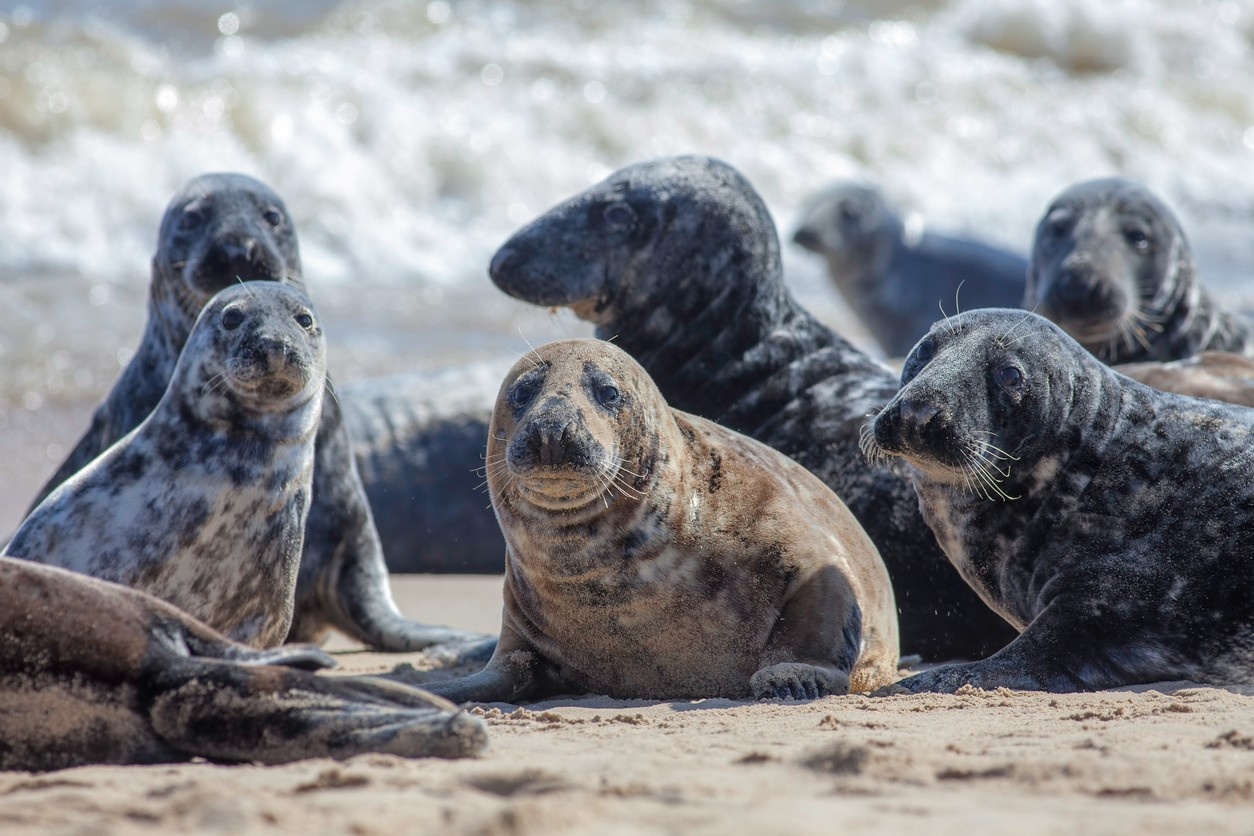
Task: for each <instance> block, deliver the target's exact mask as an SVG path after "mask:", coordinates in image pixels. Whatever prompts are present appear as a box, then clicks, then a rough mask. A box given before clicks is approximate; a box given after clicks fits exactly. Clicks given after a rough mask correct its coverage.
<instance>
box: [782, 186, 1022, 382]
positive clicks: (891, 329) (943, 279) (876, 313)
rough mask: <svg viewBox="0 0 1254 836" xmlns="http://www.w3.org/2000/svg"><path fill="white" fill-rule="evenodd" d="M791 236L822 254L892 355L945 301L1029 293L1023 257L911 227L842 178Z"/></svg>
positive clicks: (1003, 301)
mask: <svg viewBox="0 0 1254 836" xmlns="http://www.w3.org/2000/svg"><path fill="white" fill-rule="evenodd" d="M792 239H793V241H795V242H796V243H797V244H800V245H801V246H802V247H805V248H806V249H807V250H809V251H811V252H814V253H818V254H819V255H821V256H823V258H824V259H825V260H826V261H827V272H828V275H829V276H831V279H832V282H833V283H834V284H835V285H836V289H837V290H839V291H840V294H841V296H843V297H844V299H845V301H846V302H847V303H848V304H849V307H851V308H853V310H854V312H855V313H857V314H858V316H859V317H861V319H862V322H863V324H865V325H866V327H867V329H868V330H869V331H870V332H871V335H872V336H873V337H875V339H876V341H877V342H878V343H879V344H880V346H881V347H882V348H883V349H884V351H885V353H886V354H887V355H888V356H889V357H904V356H905V355H906V354H907V353H908V352H909V351H910V349H911V348H913V347H914V344H915V342H917V341H918V339H919V337H921V336H923V335H924V334H926V333H927V329H928V328H930V327H931V325H932V323H933V322H935V321H936V320H938V319H940V318H941V317H942V316H943V312H942V309H943V308H948V309H949V311H950V312H951V313H952V312H956V311H957V310H969V309H971V308H1010V307H1014V306H1016V305H1018V304H1019V302H1020V300H1022V299H1023V286H1024V282H1025V281H1026V279H1027V272H1028V262H1027V259H1025V258H1024V257H1023V256H1021V255H1016V254H1014V253H1009V252H1006V251H1005V250H1001V249H997V248H996V247H992V246H989V245H988V244H984V243H981V242H979V241H973V240H971V239H967V238H957V237H953V236H949V235H942V234H940V233H936V232H931V231H927V230H920V231H919V232H913V231H909V230H907V229H906V226H905V224H904V223H903V222H902V219H901V216H900V215H898V214H897V213H896V212H895V211H893V209H892V207H891V206H889V205H888V203H887V202H886V201H885V200H884V197H883V195H882V194H881V193H880V192H879V190H878V189H875V188H873V187H871V186H866V185H862V184H859V183H845V182H841V183H835V184H833V185H831V186H829V187H828V188H826V189H824V190H823V191H821V192H819V193H818V194H816V195H815V196H814V197H812V198H811V199H810V200H809V202H808V204H807V206H806V208H805V211H804V212H803V213H802V219H801V224H800V226H798V227H797V231H796V232H794V233H793V237H792Z"/></svg>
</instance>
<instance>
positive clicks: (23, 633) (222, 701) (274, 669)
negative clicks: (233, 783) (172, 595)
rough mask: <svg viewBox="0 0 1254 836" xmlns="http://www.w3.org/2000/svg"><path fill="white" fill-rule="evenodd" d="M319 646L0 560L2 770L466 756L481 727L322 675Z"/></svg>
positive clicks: (364, 683) (382, 684)
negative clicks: (255, 643) (260, 644)
mask: <svg viewBox="0 0 1254 836" xmlns="http://www.w3.org/2000/svg"><path fill="white" fill-rule="evenodd" d="M334 666H335V660H333V659H332V658H331V657H329V656H327V655H326V654H325V653H323V652H322V651H321V650H318V649H317V648H315V647H310V646H304V645H287V646H284V647H280V648H276V649H273V650H254V649H252V648H249V647H245V646H244V645H241V644H236V643H235V642H232V641H230V640H229V639H227V638H225V637H224V636H222V635H221V634H219V633H217V632H215V631H213V630H212V629H210V628H209V627H208V626H206V625H205V624H202V623H201V622H199V621H196V620H195V619H193V618H191V617H190V616H188V615H187V614H185V613H183V612H181V611H180V610H178V609H176V608H174V607H173V606H170V605H169V604H167V603H165V602H163V601H159V600H157V599H156V598H154V597H152V596H151V595H147V594H145V593H143V592H139V591H138V590H134V589H127V588H125V587H122V586H118V585H116V584H112V583H107V582H105V581H100V580H96V579H94V578H89V577H86V576H83V575H79V574H76V573H74V572H67V571H65V570H62V569H57V568H55V567H50V566H40V565H37V564H33V563H28V562H26V561H23V560H13V559H10V558H0V769H21V770H31V771H42V770H51V769H64V768H66V767H71V766H79V765H83V764H91V763H113V764H121V763H160V762H172V761H186V760H191V759H192V758H193V757H203V758H209V759H211V760H216V761H253V762H259V763H268V764H274V763H285V762H288V761H293V760H298V759H300V758H323V757H332V758H349V757H352V756H354V755H359V754H363V753H366V752H386V753H389V754H394V755H402V756H406V757H422V756H438V757H464V756H468V755H473V754H476V753H478V752H480V751H482V749H483V748H484V746H485V745H486V741H487V735H486V731H485V729H484V726H483V722H482V721H481V720H479V719H477V718H474V717H470V716H468V715H467V714H466V713H465V712H462V711H458V710H457V708H456V706H454V705H452V704H450V703H448V702H447V701H445V700H442V699H439V698H438V697H433V696H431V695H430V694H427V693H425V692H423V691H421V690H418V689H416V688H408V687H405V686H403V685H399V684H397V683H394V682H389V681H387V680H382V679H378V678H375V677H365V676H356V677H347V676H339V677H326V676H319V675H317V674H314V673H311V671H312V670H315V669H317V668H326V667H334Z"/></svg>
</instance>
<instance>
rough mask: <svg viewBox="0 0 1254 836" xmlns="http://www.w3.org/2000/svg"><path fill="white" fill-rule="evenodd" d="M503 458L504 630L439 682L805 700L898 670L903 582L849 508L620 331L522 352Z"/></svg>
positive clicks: (869, 683)
mask: <svg viewBox="0 0 1254 836" xmlns="http://www.w3.org/2000/svg"><path fill="white" fill-rule="evenodd" d="M607 386H608V387H612V388H613V389H614V392H615V396H616V397H617V398H618V400H617V401H615V402H614V403H607V402H605V401H604V400H602V399H600V395H598V392H599V391H601V390H602V387H607ZM487 461H488V486H489V490H490V492H491V496H492V503H493V508H494V509H495V511H496V515H497V518H498V520H499V521H500V523H501V528H502V530H503V531H504V533H505V540H506V543H507V544H508V552H507V557H506V575H505V607H504V614H503V620H502V625H501V641H500V645H499V647H498V649H497V652H496V655H495V656H493V658H492V660H491V661H490V662H489V664H488V666H487V668H486V669H485V670H484V671H483V672H481V673H480V674H477V675H475V676H472V677H469V678H467V679H465V680H455V681H452V682H449V683H435V684H432V685H429V686H427V687H430V688H432V690H434V691H435V692H436V693H439V694H442V695H445V696H448V697H449V698H450V699H454V700H457V701H463V700H477V701H494V700H506V701H514V700H518V699H538V698H541V697H544V696H548V695H553V694H563V693H595V694H607V695H609V696H613V697H617V698H626V699H631V698H642V699H681V698H702V697H716V696H718V697H733V698H745V697H751V696H752V697H759V698H761V697H793V698H797V699H803V698H814V697H818V696H822V695H824V694H829V693H844V692H845V691H846V690H848V689H850V688H852V689H853V690H867V689H870V688H874V687H877V686H878V685H882V684H885V683H887V682H889V681H891V680H892V679H894V678H895V675H896V663H897V630H896V620H895V617H894V608H893V597H892V587H891V584H890V583H889V580H888V577H887V573H886V572H885V570H884V567H883V564H882V562H881V561H880V559H879V555H878V554H877V553H876V550H875V547H874V545H873V544H872V543H871V541H870V539H869V538H868V537H867V536H866V534H865V533H864V532H863V531H862V529H861V528H860V526H859V525H858V524H857V522H856V520H854V518H853V516H852V515H851V514H850V513H849V511H848V509H846V508H845V507H844V505H843V504H842V503H841V502H840V500H839V499H837V497H836V496H835V495H834V494H833V493H832V492H831V491H830V490H829V489H827V488H826V487H825V486H824V485H823V484H822V483H821V482H820V481H819V480H818V479H817V478H815V477H814V476H813V475H812V474H810V473H809V472H807V471H806V470H805V469H803V468H802V467H800V466H799V465H797V464H796V463H794V462H792V461H791V460H789V459H787V458H785V457H784V456H783V455H781V454H779V453H778V452H776V451H774V450H772V449H771V448H769V447H766V446H765V445H762V444H759V443H757V442H755V441H753V440H751V439H748V438H745V437H743V436H740V435H738V434H736V433H734V432H732V431H730V430H727V429H724V428H722V427H719V426H718V425H716V424H713V423H711V422H709V421H706V420H704V419H701V418H698V417H696V416H692V415H687V414H684V413H682V412H678V411H675V410H672V409H670V408H669V407H668V406H667V405H666V402H665V401H664V400H663V398H662V396H661V394H660V393H659V392H658V391H657V388H656V387H655V386H654V385H653V383H652V381H651V380H650V379H649V377H648V374H647V373H646V372H645V371H644V370H643V369H642V368H640V366H639V365H638V364H637V363H636V362H635V361H633V360H632V359H631V358H630V357H628V356H627V355H626V354H624V353H623V352H622V351H620V350H618V349H617V348H615V347H613V346H612V345H609V344H607V343H604V342H601V341H597V340H569V341H563V342H558V343H552V344H550V345H547V346H543V347H541V348H540V349H538V350H536V351H534V352H532V353H531V354H529V355H528V356H527V357H525V358H524V359H523V360H521V361H519V363H518V364H517V365H516V366H515V367H514V368H513V369H512V370H511V371H510V373H509V374H508V375H507V376H506V378H505V381H504V382H503V383H502V386H501V392H500V395H499V397H498V399H497V405H496V411H495V413H494V415H493V420H492V427H491V430H490V433H489V444H488V460H487Z"/></svg>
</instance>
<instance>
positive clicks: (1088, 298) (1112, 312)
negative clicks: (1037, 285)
mask: <svg viewBox="0 0 1254 836" xmlns="http://www.w3.org/2000/svg"><path fill="white" fill-rule="evenodd" d="M1045 302H1046V304H1047V305H1048V306H1049V307H1050V308H1051V309H1052V310H1054V311H1056V312H1057V313H1058V314H1059V315H1060V316H1061V317H1065V318H1067V319H1070V320H1075V321H1077V322H1081V323H1085V322H1093V323H1096V322H1100V321H1102V320H1105V319H1108V318H1112V317H1116V318H1117V317H1118V312H1119V311H1120V310H1121V309H1122V307H1123V306H1124V304H1125V302H1124V294H1123V292H1122V291H1121V290H1120V288H1119V287H1118V286H1117V285H1116V283H1115V282H1113V281H1111V280H1110V278H1109V277H1107V276H1106V274H1105V271H1103V270H1102V269H1101V268H1100V266H1099V265H1096V264H1094V263H1093V262H1092V261H1091V260H1088V259H1083V260H1081V259H1076V260H1071V259H1068V260H1067V261H1064V262H1063V264H1062V266H1061V267H1060V268H1059V270H1058V272H1057V274H1056V275H1055V276H1054V280H1053V281H1052V282H1051V283H1050V287H1049V292H1048V294H1047V295H1046V299H1045Z"/></svg>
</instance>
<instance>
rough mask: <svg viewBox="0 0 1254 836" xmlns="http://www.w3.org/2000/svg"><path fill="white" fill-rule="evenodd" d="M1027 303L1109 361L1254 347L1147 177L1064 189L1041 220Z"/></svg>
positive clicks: (1251, 352) (1253, 334)
mask: <svg viewBox="0 0 1254 836" xmlns="http://www.w3.org/2000/svg"><path fill="white" fill-rule="evenodd" d="M1022 307H1024V308H1026V309H1028V310H1034V311H1036V312H1037V313H1039V314H1041V315H1042V316H1045V317H1047V318H1049V319H1051V320H1053V321H1054V322H1056V323H1058V324H1059V325H1060V326H1062V329H1063V330H1064V331H1066V332H1067V333H1068V334H1070V335H1071V336H1072V337H1074V338H1075V339H1076V340H1077V341H1078V342H1079V343H1080V344H1081V345H1083V346H1084V347H1085V348H1087V349H1088V350H1089V351H1091V352H1092V353H1093V354H1095V355H1096V356H1097V357H1099V358H1101V359H1102V360H1104V361H1105V362H1107V363H1110V364H1112V365H1114V364H1118V363H1137V362H1144V361H1148V360H1164V361H1165V360H1181V359H1184V358H1186V357H1191V356H1193V355H1194V354H1197V353H1198V352H1199V351H1207V350H1209V351H1230V352H1235V353H1237V354H1244V355H1246V356H1254V330H1252V329H1251V324H1250V323H1249V322H1248V321H1247V320H1243V319H1241V318H1239V317H1237V316H1234V315H1233V314H1231V313H1229V312H1227V311H1224V310H1222V309H1221V308H1220V307H1219V305H1218V304H1217V303H1216V302H1215V300H1213V299H1212V298H1211V296H1210V294H1209V293H1208V292H1207V290H1206V288H1205V287H1204V286H1203V285H1202V282H1201V280H1200V279H1199V278H1198V275H1197V268H1196V267H1195V266H1194V264H1193V256H1192V253H1191V251H1190V249H1189V242H1188V239H1187V238H1186V237H1185V234H1184V228H1183V227H1182V226H1181V225H1180V221H1179V220H1177V219H1176V216H1175V214H1174V213H1173V212H1172V211H1171V209H1170V208H1168V206H1167V204H1165V203H1164V202H1163V201H1162V200H1160V199H1159V198H1158V197H1157V196H1156V195H1154V194H1153V193H1152V192H1150V190H1149V189H1147V188H1145V187H1144V186H1142V185H1140V184H1138V183H1134V182H1131V181H1129V180H1124V179H1121V178H1117V177H1112V178H1105V179H1100V180H1086V181H1084V182H1081V183H1076V184H1075V185H1072V186H1070V187H1068V188H1067V189H1065V190H1064V191H1063V192H1062V193H1061V194H1060V195H1058V196H1057V197H1056V198H1054V200H1053V201H1052V202H1051V203H1050V204H1049V207H1048V208H1047V209H1046V210H1045V214H1044V215H1043V216H1042V217H1041V220H1040V222H1039V223H1038V224H1037V226H1036V237H1035V239H1034V241H1033V243H1032V257H1031V261H1030V263H1029V266H1028V281H1027V287H1026V289H1025V291H1024V295H1023V305H1022Z"/></svg>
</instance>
